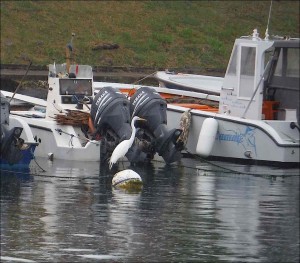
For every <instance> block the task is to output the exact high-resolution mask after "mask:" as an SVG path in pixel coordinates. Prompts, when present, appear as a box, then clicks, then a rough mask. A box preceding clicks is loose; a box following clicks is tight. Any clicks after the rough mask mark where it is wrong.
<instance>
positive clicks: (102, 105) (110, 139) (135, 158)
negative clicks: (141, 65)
mask: <svg viewBox="0 0 300 263" xmlns="http://www.w3.org/2000/svg"><path fill="white" fill-rule="evenodd" d="M91 118H92V120H93V124H94V126H95V129H96V133H98V134H100V136H101V147H100V151H101V152H100V158H101V161H104V160H106V159H108V158H109V157H110V156H111V154H112V152H113V150H114V149H115V147H116V146H117V145H118V144H119V143H120V142H121V141H123V140H126V139H129V138H130V136H131V133H132V131H131V118H130V111H129V100H128V99H127V98H126V96H125V95H124V94H122V93H121V92H120V91H118V90H117V89H114V88H112V87H105V88H103V89H101V90H100V91H99V92H98V93H97V95H96V96H95V98H94V100H93V103H92V107H91ZM126 157H127V159H128V160H129V161H130V162H140V161H144V160H145V159H146V157H147V156H146V153H142V152H141V150H139V147H138V146H137V145H135V144H133V145H132V147H131V148H130V149H129V150H128V152H127V154H126Z"/></svg>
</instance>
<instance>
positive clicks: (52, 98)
mask: <svg viewBox="0 0 300 263" xmlns="http://www.w3.org/2000/svg"><path fill="white" fill-rule="evenodd" d="M68 71H69V72H68ZM48 84H49V90H48V96H47V110H46V118H53V117H54V115H55V114H59V113H61V112H62V111H63V110H65V109H70V110H87V111H89V109H90V106H91V104H92V97H93V71H92V67H91V66H88V65H71V66H70V68H69V70H67V65H66V64H57V65H56V64H50V65H49V76H48Z"/></svg>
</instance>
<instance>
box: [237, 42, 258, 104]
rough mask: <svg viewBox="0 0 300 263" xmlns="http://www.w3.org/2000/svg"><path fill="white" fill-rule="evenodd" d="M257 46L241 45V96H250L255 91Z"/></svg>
mask: <svg viewBox="0 0 300 263" xmlns="http://www.w3.org/2000/svg"><path fill="white" fill-rule="evenodd" d="M255 58H256V48H255V47H241V73H240V86H239V97H243V98H249V97H251V96H252V94H253V91H254V75H255Z"/></svg>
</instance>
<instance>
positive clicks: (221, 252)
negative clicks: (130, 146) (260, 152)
mask: <svg viewBox="0 0 300 263" xmlns="http://www.w3.org/2000/svg"><path fill="white" fill-rule="evenodd" d="M37 163H38V164H39V165H40V166H41V167H43V168H44V169H45V170H46V172H42V171H41V169H40V168H39V167H38V166H37V165H36V164H35V163H34V162H33V163H32V166H31V168H30V170H28V171H15V172H7V171H3V170H2V171H1V262H192V261H194V262H299V170H295V169H292V170H279V169H272V168H270V167H258V166H254V167H250V166H239V165H233V164H231V165H229V164H225V163H217V165H218V166H215V165H213V164H211V163H205V162H203V161H200V160H191V159H183V160H182V163H181V164H180V165H179V164H176V165H172V166H166V165H165V164H164V163H161V162H153V164H152V165H149V166H141V167H133V168H132V169H133V170H135V171H136V172H138V173H139V174H140V175H141V177H142V179H143V182H144V187H143V189H142V191H141V192H140V193H134V194H132V193H131V194H130V193H126V192H124V191H123V190H112V188H111V184H110V183H111V174H110V173H108V172H107V171H105V169H104V168H103V167H102V168H100V169H99V165H98V164H97V163H88V162H87V163H74V162H62V161H60V162H59V161H54V162H53V163H52V162H50V161H48V160H45V159H37ZM123 165H124V167H125V168H127V166H128V163H125V164H123ZM123 165H122V164H120V166H119V168H120V169H123ZM224 166H226V167H227V169H223V168H222V167H224ZM235 171H239V173H238V172H235ZM251 173H254V175H252V174H251Z"/></svg>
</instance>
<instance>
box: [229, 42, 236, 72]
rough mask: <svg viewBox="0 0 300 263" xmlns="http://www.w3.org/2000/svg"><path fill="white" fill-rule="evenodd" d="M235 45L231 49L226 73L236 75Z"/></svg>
mask: <svg viewBox="0 0 300 263" xmlns="http://www.w3.org/2000/svg"><path fill="white" fill-rule="evenodd" d="M237 50H238V49H237V46H235V47H234V49H233V51H232V56H231V60H230V63H229V67H228V72H227V73H228V74H230V75H236V63H237Z"/></svg>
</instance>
